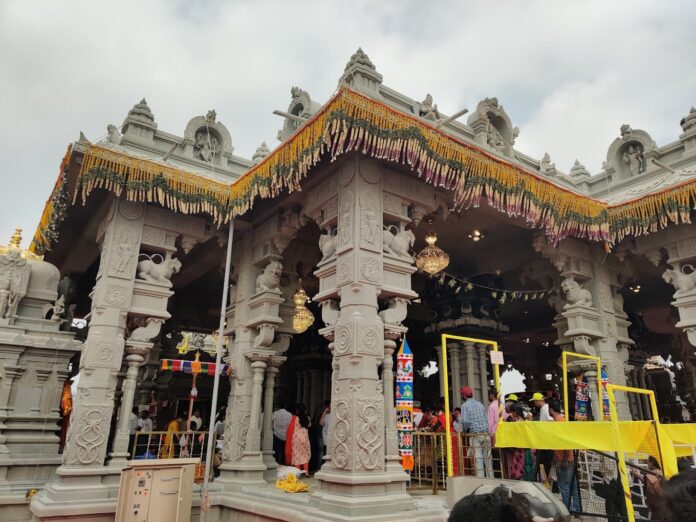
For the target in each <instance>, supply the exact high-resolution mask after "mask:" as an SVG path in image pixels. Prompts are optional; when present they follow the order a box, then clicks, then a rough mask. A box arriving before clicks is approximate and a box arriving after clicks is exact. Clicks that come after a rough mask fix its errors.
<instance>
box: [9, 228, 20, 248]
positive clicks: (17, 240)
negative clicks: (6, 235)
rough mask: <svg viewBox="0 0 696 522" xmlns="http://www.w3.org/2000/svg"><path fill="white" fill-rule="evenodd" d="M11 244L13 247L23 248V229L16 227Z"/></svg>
mask: <svg viewBox="0 0 696 522" xmlns="http://www.w3.org/2000/svg"><path fill="white" fill-rule="evenodd" d="M10 246H11V247H13V248H22V229H21V228H15V231H14V234H12V237H11V238H10Z"/></svg>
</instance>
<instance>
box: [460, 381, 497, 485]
mask: <svg viewBox="0 0 696 522" xmlns="http://www.w3.org/2000/svg"><path fill="white" fill-rule="evenodd" d="M459 392H460V393H461V394H462V399H463V401H464V402H462V416H461V423H462V428H463V432H464V433H467V434H468V440H469V449H468V450H467V457H469V459H471V460H472V461H475V463H476V476H477V477H488V478H493V459H492V456H491V435H490V433H489V432H488V417H487V415H486V407H485V406H484V405H483V404H481V402H479V401H477V400H476V399H474V391H473V390H472V389H471V388H470V387H469V386H462V387H461V388H459Z"/></svg>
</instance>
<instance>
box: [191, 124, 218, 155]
mask: <svg viewBox="0 0 696 522" xmlns="http://www.w3.org/2000/svg"><path fill="white" fill-rule="evenodd" d="M194 147H195V148H196V150H197V151H198V156H199V157H200V158H201V159H202V160H203V161H208V162H210V161H213V158H214V157H215V156H217V155H218V153H219V152H220V140H218V138H217V137H216V136H214V135H213V134H211V133H210V132H209V131H207V130H206V129H200V130H199V131H198V132H196V141H195V143H194Z"/></svg>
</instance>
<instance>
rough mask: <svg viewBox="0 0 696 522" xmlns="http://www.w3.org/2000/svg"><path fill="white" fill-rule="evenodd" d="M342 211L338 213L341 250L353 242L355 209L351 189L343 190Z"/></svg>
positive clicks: (339, 245)
mask: <svg viewBox="0 0 696 522" xmlns="http://www.w3.org/2000/svg"><path fill="white" fill-rule="evenodd" d="M340 199H341V203H340V211H339V213H338V249H339V251H340V250H342V249H345V248H347V247H350V246H352V244H353V228H354V227H353V212H354V211H353V209H354V205H355V202H354V196H353V192H352V191H350V190H342V191H341V198H340Z"/></svg>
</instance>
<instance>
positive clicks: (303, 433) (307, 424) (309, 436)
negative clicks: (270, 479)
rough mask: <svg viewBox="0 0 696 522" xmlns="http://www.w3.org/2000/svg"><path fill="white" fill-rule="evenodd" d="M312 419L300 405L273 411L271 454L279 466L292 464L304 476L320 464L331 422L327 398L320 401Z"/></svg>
mask: <svg viewBox="0 0 696 522" xmlns="http://www.w3.org/2000/svg"><path fill="white" fill-rule="evenodd" d="M314 421H315V422H312V420H311V419H310V417H309V414H308V412H307V407H306V406H305V405H304V404H296V405H293V406H289V405H286V404H283V405H280V406H279V407H278V408H277V409H276V410H275V411H274V412H273V415H272V416H271V422H272V427H273V453H274V455H275V459H276V462H277V463H278V464H279V465H285V466H294V467H296V468H298V469H300V470H301V472H302V473H304V474H305V475H309V473H310V468H311V469H312V470H317V469H319V468H320V467H321V460H322V459H323V456H324V455H325V454H326V443H327V441H328V432H329V427H330V425H331V401H326V402H325V403H324V408H323V410H322V412H321V414H320V415H318V416H315V419H314Z"/></svg>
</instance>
